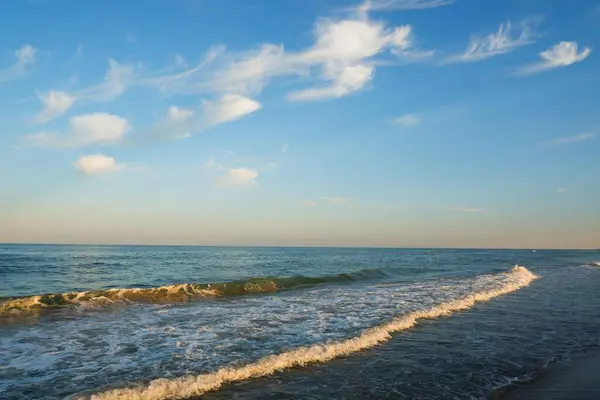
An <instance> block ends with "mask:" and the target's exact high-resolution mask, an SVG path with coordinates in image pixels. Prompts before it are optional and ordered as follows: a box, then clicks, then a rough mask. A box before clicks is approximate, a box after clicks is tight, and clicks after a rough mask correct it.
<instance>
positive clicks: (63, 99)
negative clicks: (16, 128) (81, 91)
mask: <svg viewBox="0 0 600 400" xmlns="http://www.w3.org/2000/svg"><path fill="white" fill-rule="evenodd" d="M38 97H39V99H40V100H41V101H42V103H43V104H44V108H43V109H42V111H40V112H39V113H38V114H37V115H36V116H35V117H34V118H33V122H35V123H37V124H43V123H46V122H48V121H50V120H52V119H54V118H56V117H58V116H60V115H63V114H64V113H66V112H67V111H68V110H70V109H71V107H73V104H74V103H75V101H76V98H75V97H74V96H71V95H70V94H68V93H65V92H56V91H54V90H51V91H49V92H47V93H45V94H38Z"/></svg>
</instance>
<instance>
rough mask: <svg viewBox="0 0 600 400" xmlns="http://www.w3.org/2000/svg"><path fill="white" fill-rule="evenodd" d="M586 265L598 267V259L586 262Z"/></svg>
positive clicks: (599, 262) (599, 265) (599, 263)
mask: <svg viewBox="0 0 600 400" xmlns="http://www.w3.org/2000/svg"><path fill="white" fill-rule="evenodd" d="M587 266H588V267H600V261H592V262H591V263H588V264H587Z"/></svg>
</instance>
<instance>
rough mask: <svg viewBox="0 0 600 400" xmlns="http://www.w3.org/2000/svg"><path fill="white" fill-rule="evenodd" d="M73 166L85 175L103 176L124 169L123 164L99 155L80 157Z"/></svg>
mask: <svg viewBox="0 0 600 400" xmlns="http://www.w3.org/2000/svg"><path fill="white" fill-rule="evenodd" d="M73 166H74V167H75V168H77V169H78V170H80V171H81V172H83V173H84V174H86V175H97V174H105V173H109V172H115V171H119V170H122V169H124V168H125V166H124V165H123V164H117V162H116V161H115V159H114V158H112V157H108V156H105V155H104V154H100V153H98V154H90V155H87V156H81V157H79V158H78V159H77V161H75V162H74V163H73Z"/></svg>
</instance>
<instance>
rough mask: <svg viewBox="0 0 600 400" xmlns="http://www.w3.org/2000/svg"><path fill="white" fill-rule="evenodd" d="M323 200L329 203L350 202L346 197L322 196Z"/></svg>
mask: <svg viewBox="0 0 600 400" xmlns="http://www.w3.org/2000/svg"><path fill="white" fill-rule="evenodd" d="M321 200H323V201H324V202H326V203H329V204H347V203H349V202H350V199H348V198H346V197H321Z"/></svg>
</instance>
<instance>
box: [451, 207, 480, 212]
mask: <svg viewBox="0 0 600 400" xmlns="http://www.w3.org/2000/svg"><path fill="white" fill-rule="evenodd" d="M446 211H455V212H463V213H480V212H483V211H484V210H483V209H482V208H470V207H446Z"/></svg>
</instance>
